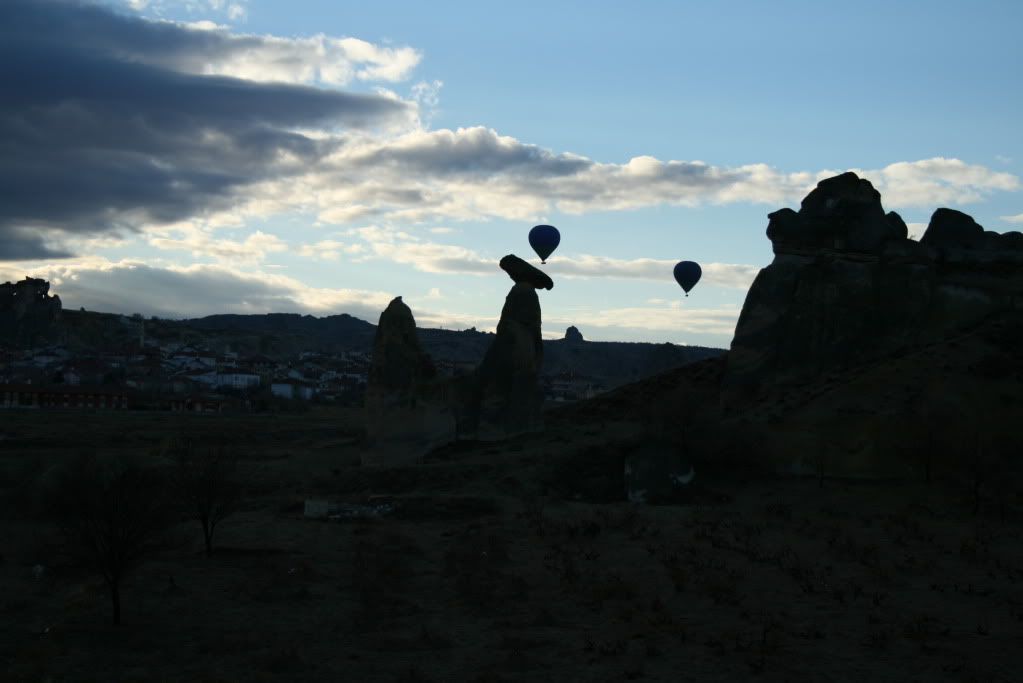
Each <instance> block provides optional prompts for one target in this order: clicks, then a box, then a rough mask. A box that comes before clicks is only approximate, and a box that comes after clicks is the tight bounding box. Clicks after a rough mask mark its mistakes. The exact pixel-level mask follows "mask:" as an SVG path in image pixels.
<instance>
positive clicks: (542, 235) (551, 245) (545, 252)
mask: <svg viewBox="0 0 1023 683" xmlns="http://www.w3.org/2000/svg"><path fill="white" fill-rule="evenodd" d="M560 243H561V233H559V232H558V229H557V228H555V227H554V226H553V225H537V226H534V227H533V229H532V230H530V231H529V246H531V247H533V251H535V252H536V255H537V256H539V257H540V262H541V263H547V257H548V256H550V255H551V252H553V251H554V250H555V249H557V248H558V244H560Z"/></svg>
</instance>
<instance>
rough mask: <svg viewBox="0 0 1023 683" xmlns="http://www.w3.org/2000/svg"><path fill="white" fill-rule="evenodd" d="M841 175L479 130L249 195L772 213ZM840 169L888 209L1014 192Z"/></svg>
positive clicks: (546, 209)
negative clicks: (624, 155) (592, 148)
mask: <svg viewBox="0 0 1023 683" xmlns="http://www.w3.org/2000/svg"><path fill="white" fill-rule="evenodd" d="M845 170H847V169H824V170H815V171H796V172H783V171H781V170H778V169H775V168H773V167H771V166H769V165H767V164H748V165H742V166H733V167H728V166H715V165H711V164H707V163H704V162H700V161H676V160H670V161H662V160H660V159H657V158H655V157H652V156H639V157H635V158H632V159H630V160H628V161H626V162H625V163H620V164H616V163H603V162H597V161H594V160H591V159H588V158H586V157H584V156H580V155H578V154H572V153H568V152H560V153H557V152H553V151H551V150H548V149H544V148H541V147H538V146H536V145H531V144H527V143H524V142H521V141H519V140H517V139H515V138H512V137H509V136H504V135H500V134H499V133H498V132H497V131H494V130H491V129H488V128H483V127H475V128H459V129H457V130H446V129H444V130H425V129H421V128H420V129H415V130H411V131H408V132H405V133H403V134H400V135H397V136H347V137H346V138H345V143H344V144H341V145H338V146H337V147H335V148H334V149H333V150H332V151H331V152H330V153H329V154H328V155H326V156H325V157H324V158H323V159H322V160H320V162H319V163H318V164H317V165H316V166H315V167H314V168H312V169H311V170H310V173H308V174H307V175H305V176H303V177H302V178H301V180H300V181H299V180H286V181H284V182H268V183H265V184H264V185H262V186H260V188H259V196H260V197H262V198H264V200H265V199H266V198H272V201H274V202H276V205H277V206H278V207H279V209H280V210H286V207H288V206H289V205H301V206H303V207H315V210H316V211H317V212H318V217H319V219H320V221H321V222H323V223H350V222H354V221H360V220H366V219H367V218H370V219H374V220H380V221H391V222H405V223H410V222H425V221H431V220H486V219H489V218H495V217H498V218H505V219H511V220H540V219H542V218H543V217H544V216H547V215H549V214H550V213H551V212H553V211H560V212H564V213H571V214H583V213H588V212H595V211H624V210H632V209H640V208H645V207H652V206H664V205H668V206H700V205H707V204H731V203H758V204H764V205H767V206H771V207H777V206H783V205H785V204H793V203H797V202H798V201H799V200H801V199H802V198H803V197H804V196H805V195H806V194H807V193H808V192H809V191H810V190H811V189H813V187H814V186H815V185H816V184H817V182H819V181H820V180H822V179H824V178H827V177H830V176H833V175H837V174H838V173H840V172H843V171H845ZM852 170H855V171H856V172H857V173H858V174H860V175H861V176H863V177H865V178H867V179H869V180H871V181H872V182H873V183H874V184H875V186H876V187H878V189H879V190H880V191H881V192H882V195H883V201H884V202H885V204H886V205H887V206H889V207H890V208H891V207H906V206H924V207H934V206H935V205H941V204H965V203H970V202H976V201H980V200H982V199H984V198H986V197H988V196H990V195H991V194H993V193H995V192H1012V191H1016V190H1018V189H1020V181H1019V178H1017V177H1016V176H1014V175H1012V174H1009V173H1002V172H995V171H992V170H990V169H988V168H986V167H984V166H979V165H971V164H966V163H965V162H963V161H961V160H958V159H944V158H934V159H924V160H920V161H913V162H898V163H894V164H890V165H888V166H885V167H884V168H881V169H876V170H869V169H868V170H863V169H852ZM264 206H266V204H264Z"/></svg>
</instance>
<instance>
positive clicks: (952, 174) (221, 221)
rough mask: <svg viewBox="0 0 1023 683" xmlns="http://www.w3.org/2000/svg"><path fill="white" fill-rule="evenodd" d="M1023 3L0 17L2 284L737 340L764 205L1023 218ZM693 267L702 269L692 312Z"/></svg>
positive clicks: (324, 3) (618, 336)
mask: <svg viewBox="0 0 1023 683" xmlns="http://www.w3.org/2000/svg"><path fill="white" fill-rule="evenodd" d="M1021 25H1023V3H1019V2H1015V1H1011V2H982V1H979V2H969V3H967V2H941V1H940V0H930V1H928V2H912V1H904V2H896V3H893V2H890V0H889V1H886V2H871V1H867V0H865V1H862V2H859V3H821V2H815V3H810V2H786V1H783V0H780V1H778V2H770V3H766V2H759V1H753V0H750V1H747V2H742V1H734V2H711V1H709V0H708V1H699V0H696V1H690V2H668V1H663V2H652V1H646V2H644V1H637V2H630V3H621V2H599V1H592V0H591V1H589V2H575V1H560V2H549V1H547V2H518V3H512V4H509V3H494V2H476V3H469V2H443V1H437V2H432V3H422V2H385V1H381V2H374V3H365V2H359V3H356V2H337V1H336V0H289V1H288V2H280V1H279V0H276V1H272V0H106V1H100V0H94V1H92V2H66V1H56V0H4V1H3V2H2V3H0V150H2V154H0V282H3V281H7V280H20V279H21V278H23V277H25V276H33V277H44V278H46V279H48V280H50V282H51V285H52V291H53V292H54V293H56V294H59V295H60V296H61V298H62V301H63V304H64V306H65V307H66V308H73V309H77V308H79V307H84V308H86V309H87V310H95V311H110V312H122V313H136V312H139V313H142V314H144V315H147V316H149V315H157V316H160V317H170V318H181V317H196V316H202V315H208V314H213V313H266V312H298V313H308V314H312V315H317V316H324V315H334V314H338V313H349V314H351V315H355V316H356V317H360V318H363V319H365V320H368V321H370V322H374V323H375V322H376V321H377V319H378V318H379V315H380V312H381V311H382V310H383V309H384V307H385V306H386V305H387V303H388V302H389V301H390V300H391V299H392V298H393V297H395V296H402V297H403V299H404V301H405V302H406V303H408V304H409V305H410V307H411V308H412V312H413V314H414V316H415V317H416V321H417V323H418V324H419V325H421V326H428V327H444V328H447V329H465V328H468V327H476V328H477V329H481V330H493V329H494V328H495V327H496V325H497V321H498V319H499V316H500V310H501V306H502V304H503V301H504V297H505V295H506V294H507V291H508V289H509V287H510V285H511V282H510V280H509V279H508V277H507V275H506V274H505V273H504V272H503V271H501V270H500V269H499V268H498V266H497V262H498V260H499V259H500V258H501V257H502V256H504V255H505V254H509V253H514V254H517V255H519V256H521V257H523V258H528V259H529V260H530V261H531V262H532V263H534V264H535V265H540V264H539V259H538V258H537V257H536V255H535V254H533V253H532V251H531V249H530V247H529V244H528V241H527V235H528V232H529V229H530V228H531V227H532V226H533V225H535V224H539V223H548V224H552V225H555V226H557V227H558V229H559V230H560V232H561V244H560V246H559V247H558V249H557V251H556V252H555V254H554V256H552V257H551V258H550V259H549V260H548V262H547V265H545V266H541V267H542V268H543V269H544V270H545V272H547V273H548V274H549V275H550V276H551V277H552V278H553V279H554V283H555V286H554V289H553V290H551V291H541V292H540V301H541V307H542V311H543V333H544V335H545V336H546V337H551V338H556V337H561V336H563V334H564V331H565V328H567V327H568V326H569V325H575V326H577V327H578V328H579V329H580V331H581V332H582V334H583V336H584V337H585V338H587V339H590V340H601V341H646V342H658V343H659V342H665V341H669V342H673V343H677V344H699V345H707V346H717V347H722V348H727V347H728V345H729V343H730V341H731V337H732V334H733V332H734V328H735V323H736V320H737V318H738V315H739V311H740V310H741V308H742V304H743V300H744V298H745V295H746V291H747V289H748V288H749V285H750V284H751V282H752V281H753V278H754V277H755V276H756V274H757V272H758V271H759V269H760V268H763V267H764V266H766V265H768V264H769V263H770V261H771V258H772V253H771V245H770V242H769V241H768V240H767V238H766V236H765V230H766V227H767V214H768V213H770V212H773V211H775V210H777V209H779V208H782V207H785V206H788V207H792V208H796V209H798V207H799V202H800V200H801V199H802V197H804V196H805V195H806V194H807V193H808V192H809V191H810V190H811V189H812V188H813V186H814V185H815V184H816V183H817V182H818V181H819V180H821V179H823V178H826V177H829V176H832V175H836V174H838V173H841V172H844V171H847V170H852V171H855V172H856V173H858V174H859V175H861V177H865V178H867V179H868V180H870V181H871V182H872V183H873V184H874V186H875V187H876V188H877V189H878V190H879V191H880V192H881V195H882V202H883V204H884V207H885V210H895V211H898V212H899V213H900V214H901V215H902V217H903V218H904V219H905V220H906V222H907V223H908V224H909V226H910V230H911V233H912V234H914V235H916V236H919V235H920V234H921V233H922V231H923V230H924V229H925V227H926V224H927V222H928V220H929V218H930V215H931V214H932V213H933V211H934V210H935V209H936V208H938V207H941V206H947V207H951V208H956V209H959V210H961V211H965V212H967V213H969V214H970V215H972V216H974V218H976V220H977V221H978V222H979V223H981V224H982V225H983V226H984V227H985V228H986V229H988V230H994V231H997V232H1006V231H1009V230H1019V229H1021V228H1023V183H1021V180H1020V178H1021V176H1023V139H1021V135H1020V131H1019V112H1020V111H1021V110H1023V106H1021V105H1023V87H1021V85H1023V84H1021V78H1020V76H1019V74H1020V73H1023V42H1021V41H1019V40H1018V39H1017V38H1018V36H1017V35H1016V34H1017V32H1018V27H1019V26H1021ZM679 260H692V261H697V262H698V263H700V264H701V266H702V267H703V278H702V280H701V281H700V283H699V284H698V285H697V286H696V287H695V288H694V289H693V291H692V292H691V293H690V296H689V297H688V298H687V297H685V296H684V294H683V292H682V290H681V289H680V288H679V286H678V285H677V284H676V283H675V281H674V279H673V278H672V268H673V266H674V264H675V263H676V262H678V261H679Z"/></svg>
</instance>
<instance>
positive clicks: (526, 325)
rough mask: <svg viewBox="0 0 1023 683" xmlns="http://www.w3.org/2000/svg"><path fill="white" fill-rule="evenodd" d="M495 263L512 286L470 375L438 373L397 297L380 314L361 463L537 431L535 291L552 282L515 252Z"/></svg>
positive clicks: (411, 457) (539, 356) (402, 459)
mask: <svg viewBox="0 0 1023 683" xmlns="http://www.w3.org/2000/svg"><path fill="white" fill-rule="evenodd" d="M500 265H501V268H502V269H504V270H505V272H507V273H508V274H509V276H511V278H512V279H513V280H515V285H514V286H513V287H512V288H511V291H510V292H509V293H508V296H507V297H506V299H505V302H504V308H503V309H502V310H501V319H500V321H499V322H498V324H497V334H495V335H494V340H493V342H492V343H491V345H490V347H489V348H488V349H487V352H486V354H485V355H484V357H483V360H482V362H481V363H480V365H479V367H478V368H476V370H475V371H474V372H472V373H470V374H468V375H464V376H460V377H454V378H450V379H446V380H445V379H441V378H438V377H436V373H435V371H434V365H433V362H432V361H431V359H430V357H429V355H428V354H426V353H425V352H424V351H423V350H422V348H421V347H420V345H419V340H418V336H417V334H416V323H415V319H414V318H413V317H412V311H411V309H409V307H408V306H407V305H406V304H405V303H404V302H402V300H401V297H398V298H396V299H394V300H393V301H391V303H390V304H389V305H388V306H387V309H386V310H385V311H384V312H383V313H382V314H381V315H380V324H379V326H378V327H377V333H376V339H375V341H374V344H373V363H372V366H371V367H370V376H369V385H368V386H367V388H366V398H365V407H366V422H367V427H366V431H367V447H368V449H367V452H366V454H365V456H364V462H366V463H367V464H397V463H407V462H415V461H417V460H418V459H419V458H420V457H421V456H422V455H424V454H425V453H426V452H428V451H429V450H431V449H433V448H435V447H436V446H439V445H442V444H444V443H448V442H450V441H454V440H456V439H482V440H493V439H503V438H506V437H508V436H512V435H515V434H520V433H523V432H529V431H536V430H539V429H542V427H543V420H542V418H541V415H540V408H541V405H542V403H543V391H542V389H541V387H540V384H539V373H540V366H541V364H542V362H543V341H542V338H541V336H540V300H539V298H538V297H537V295H536V290H537V289H551V288H552V287H553V286H554V283H553V282H552V281H551V279H550V278H549V277H547V276H546V275H545V274H544V273H543V272H541V271H540V270H538V269H536V268H534V267H533V266H531V265H529V264H528V263H526V262H525V261H523V260H522V259H520V258H518V257H517V256H514V255H508V256H505V257H504V258H503V259H501V262H500Z"/></svg>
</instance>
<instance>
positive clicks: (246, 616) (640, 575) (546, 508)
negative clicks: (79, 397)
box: [0, 409, 1023, 683]
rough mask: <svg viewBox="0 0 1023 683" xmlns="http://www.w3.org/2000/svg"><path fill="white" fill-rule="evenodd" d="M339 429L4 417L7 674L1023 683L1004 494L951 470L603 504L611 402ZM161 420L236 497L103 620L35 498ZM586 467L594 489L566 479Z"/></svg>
mask: <svg viewBox="0 0 1023 683" xmlns="http://www.w3.org/2000/svg"><path fill="white" fill-rule="evenodd" d="M358 425H359V415H358V413H357V412H355V411H347V412H346V411H343V410H340V409H338V410H326V409H322V410H312V411H309V412H307V413H301V414H279V415H258V416H257V415H245V416H172V415H169V414H144V413H137V414H121V415H115V414H105V415H104V414H87V413H52V414H45V413H38V412H35V413H33V412H13V411H12V412H5V413H3V414H0V487H2V489H0V492H2V496H3V504H2V507H0V509H2V522H0V538H3V539H4V543H3V546H2V547H0V576H2V583H0V609H2V614H3V618H2V619H0V680H3V681H26V682H28V681H31V682H33V683H36V682H42V681H54V682H58V681H97V682H104V683H107V682H113V681H139V682H142V681H151V682H154V683H155V682H159V681H196V682H202V681H208V682H210V683H213V682H218V683H221V682H222V683H227V682H232V681H239V682H241V681H246V682H248V681H281V680H285V681H438V682H439V681H461V680H464V681H481V682H482V681H519V680H521V681H619V680H648V681H680V680H699V681H715V680H756V681H822V682H823V681H864V680H874V681H889V680H892V681H945V680H947V681H963V682H964V683H965V682H967V681H978V682H980V681H1012V680H1019V673H1018V670H1017V669H1016V668H1015V662H1016V657H1017V653H1016V652H1015V650H1017V649H1018V648H1019V647H1020V646H1021V645H1023V543H1021V534H1020V506H1019V502H1020V501H1019V498H1018V494H1017V497H1016V498H1014V499H1012V500H1010V501H1009V503H1008V504H997V505H996V504H994V503H992V502H990V501H986V500H985V501H982V504H981V505H980V506H979V509H978V510H976V511H974V509H973V508H974V501H973V500H972V499H971V497H970V495H969V492H968V491H967V490H966V489H964V488H963V487H961V486H953V485H951V484H950V483H949V482H932V483H930V484H927V483H925V482H923V481H883V482H853V481H839V480H833V479H825V480H824V481H819V480H818V479H817V478H815V477H811V478H806V479H795V478H790V479H778V478H773V477H767V476H754V475H752V474H751V473H749V472H741V471H735V469H736V468H733V471H731V472H729V471H720V472H718V471H714V468H710V469H709V470H708V471H706V472H704V471H702V470H701V471H699V472H698V476H697V482H698V483H699V485H698V486H696V487H695V488H694V490H693V493H692V496H691V500H690V501H689V502H688V503H686V504H683V505H673V506H646V507H640V506H634V505H632V504H629V503H627V502H624V501H622V500H613V498H614V497H615V496H614V490H615V487H616V486H617V483H616V482H617V480H615V479H614V475H615V470H614V468H615V467H616V466H617V465H616V464H615V463H616V460H615V453H614V445H613V444H614V443H615V442H616V439H618V438H619V434H618V432H616V431H615V430H616V426H615V425H614V424H593V425H588V424H578V423H577V422H576V421H573V420H559V419H557V418H556V417H555V418H553V419H552V420H551V421H550V428H549V429H548V431H547V432H546V433H544V434H542V435H533V436H529V437H522V438H519V439H515V440H512V441H508V442H504V443H500V444H483V443H481V444H462V445H459V446H458V447H452V448H448V449H446V450H445V451H443V452H439V453H437V454H435V456H434V457H431V458H430V459H429V461H428V462H426V463H423V464H419V465H415V466H408V467H398V468H370V467H363V466H361V465H360V464H359V463H360V448H361V446H360V443H359V427H358ZM181 432H184V433H188V434H192V435H195V436H197V437H199V438H206V439H215V438H218V437H223V438H228V439H229V440H230V441H231V442H232V443H233V444H234V445H235V446H236V447H237V448H238V449H239V452H240V453H241V454H242V456H243V460H242V470H243V474H244V475H245V478H246V479H247V481H248V488H247V493H246V497H245V500H244V505H243V508H242V510H241V511H240V512H239V513H238V514H236V515H235V516H233V517H230V518H229V519H228V520H227V521H225V522H224V524H223V526H222V528H221V529H220V530H218V532H217V537H216V539H215V540H216V545H217V548H216V551H215V553H214V555H213V556H212V557H210V558H207V557H206V556H205V554H204V553H203V551H202V538H201V534H200V531H199V528H198V525H197V524H196V523H194V522H192V523H184V522H183V523H182V524H181V525H179V526H178V527H177V528H175V530H174V538H175V539H176V542H174V543H172V544H170V545H169V546H168V547H166V548H165V549H164V550H162V551H161V552H160V553H159V554H158V555H157V556H155V557H153V558H152V559H151V560H149V561H148V562H146V563H144V564H143V565H142V566H141V567H140V569H139V570H138V571H136V572H135V573H134V574H133V575H131V576H130V577H129V578H128V579H127V581H126V584H125V588H124V597H123V601H124V606H123V609H124V616H123V618H124V623H123V624H122V625H120V626H117V627H115V626H113V625H112V624H111V623H110V604H109V600H108V598H107V594H106V592H105V589H104V586H103V583H102V580H101V579H100V578H99V576H98V575H93V574H90V573H89V572H87V571H85V570H83V569H82V568H81V567H77V566H75V565H74V564H72V563H70V562H68V561H67V560H66V558H65V557H64V555H63V553H62V548H61V541H60V537H59V536H58V535H57V533H56V530H55V528H53V526H52V525H51V524H50V523H49V522H47V521H46V520H45V516H44V515H43V514H42V512H43V511H42V510H41V509H40V507H41V503H40V500H41V492H42V491H43V490H45V487H46V486H47V482H48V481H49V480H50V479H52V477H53V473H54V472H55V469H54V468H55V467H58V466H59V465H60V463H61V462H62V461H63V460H66V459H67V458H69V457H71V456H73V455H74V454H76V453H77V452H79V451H81V450H83V449H93V450H95V451H97V452H99V453H100V454H103V455H111V454H118V453H124V454H134V455H138V456H139V457H140V458H143V459H145V460H146V461H147V462H150V463H152V464H154V465H159V464H160V459H159V456H158V455H157V454H156V453H157V452H158V450H159V447H160V444H161V443H162V442H163V441H164V440H165V439H167V438H168V437H171V436H173V435H174V434H177V433H181ZM608 444H610V445H608ZM581 462H592V463H596V465H595V467H596V470H595V471H596V475H593V472H589V475H593V476H595V477H596V479H597V480H599V479H600V476H602V473H603V474H606V478H607V481H606V482H605V484H606V485H605V487H604V489H603V491H604V493H606V492H608V491H609V492H610V493H609V494H607V495H605V498H607V499H608V500H609V502H595V501H596V500H597V499H599V498H600V496H601V495H602V494H601V492H600V491H597V493H594V494H592V495H581V496H578V497H577V496H566V495H563V493H562V492H563V491H564V490H565V488H566V480H571V479H572V478H573V477H574V476H576V474H577V473H580V472H581V471H582V469H584V468H582V469H581V468H580V466H579V463H581ZM601 463H605V464H604V465H602V464H601ZM601 468H603V469H601ZM617 471H618V472H620V470H617ZM580 476H581V474H580ZM569 483H572V482H571V481H569ZM569 488H570V487H569ZM598 489H599V486H598ZM371 496H374V497H383V498H382V499H383V500H387V501H390V502H392V503H393V505H394V512H393V513H392V514H390V515H387V516H383V517H380V518H377V519H364V520H352V521H320V520H312V519H307V518H305V517H304V515H303V502H304V500H305V499H307V498H328V499H331V500H337V501H348V502H365V501H367V500H368V499H369V498H370V497H371ZM380 499H381V498H375V500H380ZM587 501H590V502H587Z"/></svg>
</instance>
